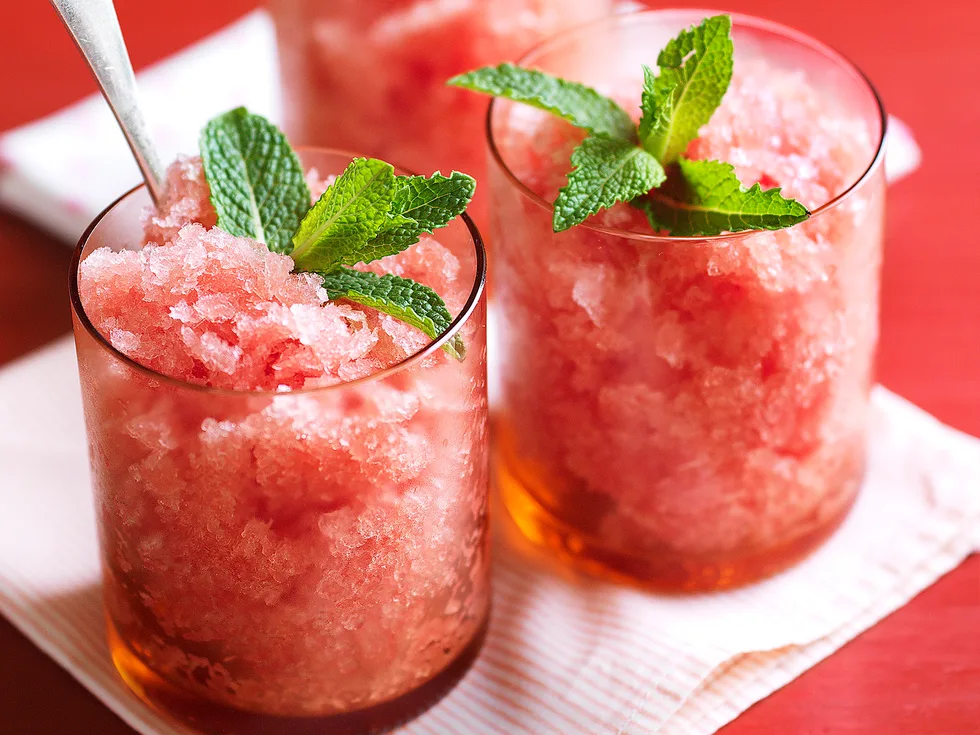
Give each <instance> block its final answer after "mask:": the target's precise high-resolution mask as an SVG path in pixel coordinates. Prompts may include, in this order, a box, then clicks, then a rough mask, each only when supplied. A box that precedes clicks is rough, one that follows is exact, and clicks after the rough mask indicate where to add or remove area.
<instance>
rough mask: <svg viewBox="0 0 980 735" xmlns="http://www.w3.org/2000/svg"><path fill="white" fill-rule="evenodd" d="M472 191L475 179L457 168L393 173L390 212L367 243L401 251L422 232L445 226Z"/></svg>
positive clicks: (388, 252)
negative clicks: (429, 173)
mask: <svg viewBox="0 0 980 735" xmlns="http://www.w3.org/2000/svg"><path fill="white" fill-rule="evenodd" d="M475 191H476V180H475V179H474V178H473V177H472V176H467V175H466V174H463V173H460V172H458V171H453V172H452V174H450V175H449V176H443V175H442V174H441V173H439V172H438V171H436V172H435V173H434V174H432V176H429V177H425V176H398V177H396V178H395V194H394V198H393V200H392V203H391V213H390V215H389V218H388V219H387V220H386V221H385V224H384V225H383V226H382V228H381V231H380V232H379V233H378V235H377V236H376V237H375V238H374V240H373V241H372V243H371V245H372V246H373V247H377V248H378V249H379V250H384V251H385V252H384V254H385V255H393V254H395V253H398V252H401V251H402V250H404V249H405V248H407V247H408V246H409V245H412V244H414V243H416V242H418V240H419V237H420V236H421V235H422V233H423V232H428V233H431V232H432V231H433V230H435V229H438V228H440V227H445V226H446V225H448V224H449V223H450V222H451V221H452V220H454V219H455V218H456V217H458V216H459V215H461V214H462V213H463V212H464V211H465V210H466V207H467V205H468V204H469V203H470V200H471V199H472V198H473V193H474V192H475ZM382 257H383V256H382Z"/></svg>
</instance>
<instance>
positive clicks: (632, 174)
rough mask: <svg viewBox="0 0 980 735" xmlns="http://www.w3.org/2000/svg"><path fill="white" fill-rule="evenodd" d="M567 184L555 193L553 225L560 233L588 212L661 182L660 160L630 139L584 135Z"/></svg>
mask: <svg viewBox="0 0 980 735" xmlns="http://www.w3.org/2000/svg"><path fill="white" fill-rule="evenodd" d="M572 165H573V166H574V167H575V168H573V169H572V172H571V173H570V174H569V175H568V186H566V187H564V188H563V189H561V191H559V192H558V198H557V199H556V200H555V213H554V218H553V220H554V221H553V222H552V226H553V229H554V231H555V232H562V231H564V230H567V229H568V228H569V227H572V226H573V225H577V224H578V223H579V222H581V221H582V220H584V219H585V218H586V217H588V216H589V215H590V214H595V213H596V212H598V211H599V210H600V209H603V208H605V207H611V206H612V205H613V204H615V203H616V202H628V201H630V200H632V199H635V198H636V197H638V196H640V195H642V194H646V193H647V192H648V191H650V189H652V188H654V187H655V186H660V184H661V183H663V181H664V169H663V166H661V165H660V162H659V161H658V160H657V159H656V158H654V157H653V156H652V155H650V154H649V153H647V152H646V151H645V150H643V149H642V148H639V147H637V146H635V145H634V144H632V143H630V142H629V141H625V140H617V139H615V138H604V137H598V136H596V137H592V138H586V139H585V140H584V141H583V142H582V144H581V145H580V146H578V147H577V148H576V149H575V150H574V151H572Z"/></svg>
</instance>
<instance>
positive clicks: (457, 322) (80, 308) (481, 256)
mask: <svg viewBox="0 0 980 735" xmlns="http://www.w3.org/2000/svg"><path fill="white" fill-rule="evenodd" d="M295 151H296V152H297V153H298V154H300V155H301V156H302V154H303V153H323V154H330V155H336V156H340V157H346V158H348V159H350V160H353V159H354V158H358V157H360V155H361V154H357V153H351V152H350V151H345V150H341V149H338V148H321V147H317V146H297V147H296V148H295ZM392 165H394V164H392ZM394 166H395V170H396V171H402V172H404V173H405V174H407V175H413V174H412V172H411V171H409V170H408V169H403V168H401V167H400V166H397V165H394ZM141 189H146V183H141V184H137V185H136V186H134V187H133V188H132V189H129V190H128V191H126V192H124V193H123V194H121V195H120V196H119V197H117V198H116V199H115V200H113V202H112V203H111V204H109V205H108V206H107V207H106V208H105V209H103V210H102V211H101V212H99V214H98V215H96V217H95V219H93V220H92V222H91V223H89V225H88V227H86V228H85V231H84V232H83V233H82V235H81V237H79V239H78V242H77V243H76V245H75V248H74V251H73V252H72V257H71V264H70V265H69V274H68V275H69V277H68V294H69V301H70V303H71V310H72V314H73V315H74V316H75V317H76V318H77V319H78V321H79V323H80V324H81V325H82V327H83V328H84V329H85V331H86V332H87V333H88V334H89V336H91V337H92V338H93V339H94V340H95V341H96V343H97V344H98V345H99V346H100V347H102V348H103V349H104V350H105V351H107V352H109V353H110V354H111V355H112V356H113V357H114V358H116V359H117V360H119V361H120V362H122V363H123V364H125V365H126V366H127V367H129V368H132V369H134V370H136V371H137V372H140V373H142V374H144V375H146V376H147V377H149V378H152V379H153V380H158V381H161V382H163V383H167V384H170V385H173V386H176V387H180V388H184V389H191V390H197V391H200V392H202V393H209V394H221V395H228V396H240V397H244V396H255V397H259V396H269V397H271V396H290V395H302V394H311V393H320V392H323V391H330V390H338V389H343V388H346V387H349V386H352V385H362V384H366V383H371V382H373V381H376V380H381V379H383V378H386V377H388V376H390V375H394V374H395V373H398V372H401V371H402V370H406V369H408V368H409V367H411V366H412V365H414V364H415V363H417V362H419V361H421V360H423V359H424V358H426V357H428V356H429V355H431V354H433V353H435V352H436V350H439V349H441V348H442V346H443V345H444V344H446V343H447V342H448V341H449V340H450V339H452V338H453V337H454V336H455V335H456V333H457V332H459V330H460V329H462V327H463V325H464V324H465V323H466V322H467V321H469V319H470V317H471V316H472V315H473V313H474V312H475V311H476V309H477V306H478V305H479V303H480V299H481V297H482V296H483V292H484V289H485V287H486V280H487V253H486V248H485V247H484V245H483V237H482V236H481V235H480V231H479V230H478V229H477V227H476V224H475V223H474V222H473V219H472V218H471V217H470V215H469V214H468V213H467V212H463V214H462V215H461V219H462V221H463V223H464V224H465V226H466V229H467V232H468V233H469V235H470V239H471V240H472V242H473V249H474V252H475V254H476V265H475V274H474V275H475V277H474V281H473V285H472V286H471V287H470V291H469V296H468V297H467V299H466V302H465V303H464V304H463V308H462V309H460V312H459V314H457V315H456V318H454V319H453V321H452V322H451V323H450V324H449V328H448V329H447V330H446V331H445V332H443V333H442V334H441V335H440V336H439V337H438V338H437V339H434V340H430V341H429V342H428V343H427V344H426V345H425V346H424V347H422V348H421V349H419V350H418V351H416V352H414V353H412V354H411V355H409V356H408V357H406V358H405V359H404V360H400V361H399V362H396V363H395V364H393V365H389V366H388V367H386V368H383V369H381V370H378V371H376V372H373V373H370V374H368V375H364V376H362V377H360V378H355V379H353V380H345V381H341V382H339V383H333V384H331V385H322V386H316V387H312V388H295V389H289V390H277V389H275V388H272V389H266V388H263V389H254V390H253V389H245V390H242V389H238V388H221V387H216V386H209V385H201V384H200V383H191V382H189V381H186V380H181V379H180V378H175V377H173V376H171V375H166V374H165V373H161V372H158V371H156V370H154V369H153V368H150V367H147V366H146V365H143V364H142V363H140V362H137V361H136V360H134V359H133V358H131V357H129V356H128V355H126V354H125V353H124V352H122V351H121V350H119V349H117V348H116V347H115V346H114V345H113V344H112V343H111V342H110V341H109V340H108V339H107V338H106V337H105V336H104V335H103V334H102V333H101V332H100V331H99V330H98V329H96V327H95V325H94V324H93V323H92V321H91V319H89V317H88V314H87V313H86V311H85V307H84V305H83V304H82V299H81V294H80V293H79V289H78V268H79V265H80V264H81V260H82V257H81V256H82V250H84V249H85V245H86V244H87V242H88V240H89V238H90V237H91V236H92V233H93V232H94V231H95V228H96V227H98V225H99V223H100V222H102V221H103V220H104V219H105V218H106V217H108V216H109V215H110V214H111V213H112V211H113V210H114V209H115V208H116V207H117V206H118V205H119V204H121V203H122V202H123V201H125V200H126V199H128V198H129V197H131V196H132V195H134V194H136V193H137V192H139V191H140V190H141Z"/></svg>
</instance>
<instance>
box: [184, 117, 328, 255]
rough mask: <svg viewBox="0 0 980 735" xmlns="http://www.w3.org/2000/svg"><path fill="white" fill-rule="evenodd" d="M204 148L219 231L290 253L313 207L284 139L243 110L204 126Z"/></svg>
mask: <svg viewBox="0 0 980 735" xmlns="http://www.w3.org/2000/svg"><path fill="white" fill-rule="evenodd" d="M200 147H201V159H202V160H203V162H204V175H205V177H206V178H207V181H208V185H209V186H210V188H211V202H212V204H213V205H214V209H215V212H216V213H217V215H218V227H220V228H221V229H222V230H224V231H225V232H228V233H230V234H232V235H237V236H238V237H250V238H252V239H253V240H258V241H259V242H261V243H265V244H266V245H267V246H268V248H269V250H272V251H273V252H275V253H289V251H290V250H291V249H292V243H291V240H292V235H293V232H295V231H296V228H297V227H298V226H299V223H300V220H302V219H303V216H304V215H305V214H306V211H307V210H308V209H309V208H310V190H309V188H308V187H307V186H306V179H305V178H304V177H303V167H302V166H301V165H300V162H299V158H297V157H296V154H295V153H294V152H293V149H292V148H290V146H289V143H288V142H287V140H286V137H285V136H284V135H283V134H282V133H281V132H280V131H279V129H278V128H277V127H276V126H275V125H273V124H272V123H270V122H269V121H268V120H266V119H265V118H264V117H261V116H260V115H252V114H251V113H249V112H248V110H246V109H245V108H244V107H239V108H237V109H234V110H231V111H230V112H226V113H225V114H224V115H220V116H218V117H216V118H214V119H213V120H211V121H210V122H209V123H208V124H207V125H206V126H205V127H204V130H203V131H202V132H201V137H200Z"/></svg>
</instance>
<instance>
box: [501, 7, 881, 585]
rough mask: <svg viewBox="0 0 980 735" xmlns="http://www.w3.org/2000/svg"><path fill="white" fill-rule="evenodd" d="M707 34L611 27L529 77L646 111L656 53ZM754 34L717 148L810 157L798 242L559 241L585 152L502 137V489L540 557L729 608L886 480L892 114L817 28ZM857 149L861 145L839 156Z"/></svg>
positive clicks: (585, 231)
mask: <svg viewBox="0 0 980 735" xmlns="http://www.w3.org/2000/svg"><path fill="white" fill-rule="evenodd" d="M700 20H701V16H700V15H698V14H696V13H694V12H691V11H651V12H646V13H638V14H633V15H624V16H620V17H616V18H609V19H607V20H605V21H602V22H601V23H595V24H592V26H590V27H589V29H587V31H572V32H569V33H566V34H560V35H559V36H556V37H554V38H552V39H551V40H549V41H547V42H545V43H544V44H542V45H541V46H540V47H538V48H537V49H536V50H534V51H532V52H530V53H529V54H528V56H527V57H525V58H524V59H523V61H522V63H523V64H524V65H526V66H533V67H536V68H539V69H542V70H544V71H548V72H551V73H554V74H557V75H558V76H563V77H568V78H572V79H575V80H578V81H583V82H585V83H586V84H590V85H592V86H596V87H598V88H600V89H607V90H618V91H624V90H625V92H624V96H628V95H627V94H626V93H628V92H629V91H630V90H638V89H639V86H640V84H641V79H640V76H639V69H640V68H641V64H644V63H647V64H649V63H650V58H649V54H650V49H656V48H661V47H662V46H663V44H664V43H665V42H666V40H667V39H668V38H670V37H672V36H673V35H675V34H676V33H677V31H678V30H680V29H681V28H683V27H686V26H689V25H691V24H695V23H697V22H699V21H700ZM733 36H734V41H735V53H736V58H735V74H736V77H735V78H734V79H733V84H732V88H731V89H730V91H729V93H728V97H727V98H726V103H729V104H731V105H733V107H731V108H728V109H725V108H724V105H723V109H722V110H719V112H718V113H716V119H720V120H721V121H722V122H721V123H720V124H721V125H723V126H730V128H729V127H725V128H723V129H722V130H721V131H718V132H716V133H715V137H714V138H711V139H702V141H699V144H703V145H706V146H709V148H708V150H709V151H710V152H711V155H710V156H708V157H712V158H722V159H724V158H725V156H726V155H727V154H728V153H729V152H730V151H729V150H726V146H727V148H728V149H730V148H732V146H736V147H737V146H738V145H742V146H744V148H743V149H741V150H739V151H738V156H737V157H741V159H746V158H748V161H749V165H750V167H751V165H755V164H756V162H755V161H753V159H752V158H751V156H753V155H756V156H757V157H758V159H759V161H761V162H759V163H758V166H759V169H760V170H761V171H766V170H767V169H766V165H767V163H766V162H767V161H771V160H772V156H773V155H775V154H776V152H775V151H772V150H769V149H767V148H766V145H768V143H765V142H755V141H769V140H776V141H777V143H774V144H772V145H777V146H778V145H781V146H783V148H784V149H786V148H788V150H783V151H782V152H781V153H780V155H782V156H784V157H785V158H784V159H783V160H782V162H781V164H780V167H779V171H780V175H781V176H783V177H784V178H787V179H788V181H789V183H784V182H781V181H779V180H778V179H777V183H783V185H784V186H786V187H787V189H791V188H793V187H795V188H796V189H798V190H799V191H801V192H803V193H804V194H806V195H808V196H809V197H810V198H811V199H813V200H814V201H809V202H807V203H809V204H810V205H811V207H812V209H813V213H812V216H811V218H810V219H809V220H808V221H806V222H804V223H802V224H800V225H797V226H795V227H793V228H790V229H786V230H781V231H777V232H758V233H756V232H752V233H740V234H736V235H722V236H718V237H714V238H686V239H679V238H669V237H658V236H655V235H652V234H646V235H644V234H639V233H637V232H633V231H631V230H628V229H618V228H619V227H620V225H619V223H621V222H623V221H630V220H629V208H628V207H626V208H624V209H622V210H620V212H619V213H618V215H617V217H618V219H617V220H614V221H615V222H616V223H617V224H616V226H612V225H607V226H605V227H598V226H593V225H591V224H586V225H579V226H576V227H573V228H571V229H570V230H568V231H566V232H563V233H558V234H555V233H553V232H552V228H551V221H552V212H551V207H550V204H549V202H550V201H552V200H553V198H554V195H555V192H556V191H557V188H558V187H559V186H561V185H563V183H564V171H562V170H557V174H558V175H557V176H554V175H553V172H554V170H555V167H554V161H555V160H557V157H558V155H559V152H560V154H561V155H562V156H564V155H565V154H564V150H565V147H567V148H568V150H569V151H570V150H571V147H572V146H574V144H575V142H576V141H577V140H579V139H580V138H575V137H574V136H573V135H572V134H570V133H568V132H566V131H570V130H571V128H570V127H568V126H567V125H566V124H565V123H564V122H562V121H556V120H555V119H554V118H553V117H551V116H548V115H547V114H546V113H543V112H539V111H534V110H528V109H527V108H526V107H519V106H517V105H516V103H512V102H509V101H507V100H500V99H498V100H495V101H494V102H493V103H492V105H491V110H490V116H489V134H490V147H491V151H492V153H493V156H492V158H491V165H490V170H489V182H488V183H489V188H490V191H491V196H492V206H491V211H492V216H493V218H494V219H493V221H492V225H493V230H492V237H493V241H494V258H495V260H494V288H495V298H496V303H497V306H498V310H499V317H500V327H499V330H498V331H499V334H500V343H501V346H500V347H501V349H500V354H499V359H500V364H501V365H502V366H503V370H502V375H501V383H502V401H501V405H500V407H499V414H498V416H497V417H496V419H495V421H496V423H495V428H496V438H495V449H494V454H495V472H496V484H497V487H498V490H499V492H500V493H501V496H502V499H503V501H504V504H505V506H506V508H507V509H508V511H509V512H510V514H511V515H512V516H513V518H514V520H515V521H516V524H517V525H518V527H519V528H520V529H521V531H522V532H523V533H524V534H525V535H526V536H527V537H528V538H529V539H530V540H532V541H533V542H535V543H537V544H538V545H540V546H543V547H545V548H547V549H548V550H550V551H552V552H553V553H555V554H556V555H557V556H559V557H561V558H562V559H564V560H566V561H568V562H570V563H571V564H573V565H575V566H578V567H580V568H583V569H585V570H587V571H589V572H592V573H594V574H598V575H600V576H603V577H607V578H612V579H615V580H618V581H624V582H630V583H633V584H638V585H642V586H645V587H650V588H656V589H659V590H678V591H695V590H711V589H722V588H728V587H732V586H736V585H739V584H744V583H746V582H750V581H752V580H755V579H758V578H760V577H764V576H767V575H770V574H773V573H774V572H777V571H779V570H781V569H783V568H785V567H786V566H788V565H790V564H792V563H793V562H795V561H797V560H799V559H801V558H802V557H803V556H805V555H806V554H807V553H808V552H810V551H811V550H813V549H814V548H816V547H817V546H818V545H819V544H820V543H821V542H822V541H824V540H825V539H826V538H827V537H828V536H829V535H830V534H831V533H832V532H833V531H834V529H835V528H837V527H838V526H839V525H840V523H841V521H842V520H843V519H844V517H845V516H846V515H847V512H848V510H849V509H850V507H851V506H852V505H853V503H854V500H855V497H856V494H857V492H858V489H859V486H860V482H861V479H862V475H863V472H864V465H865V452H866V434H867V429H868V426H869V418H870V404H869V386H870V384H871V382H872V371H873V364H874V352H875V345H876V341H877V319H878V284H879V273H880V262H881V248H882V239H883V212H884V188H885V183H884V171H883V166H882V156H881V142H882V138H883V133H884V111H883V109H882V107H881V105H880V102H879V100H878V99H877V95H876V94H875V92H874V90H873V89H872V88H871V86H870V85H869V83H868V82H867V80H866V79H865V78H864V77H863V76H862V75H861V74H860V72H858V71H857V70H856V69H854V67H853V66H851V65H850V64H848V63H847V62H846V61H845V60H844V59H842V58H841V57H840V56H838V55H837V54H835V53H834V52H833V51H831V50H829V49H827V48H825V47H823V46H822V45H821V44H819V43H817V42H815V41H812V40H810V39H807V38H806V37H805V36H802V35H801V34H798V33H796V32H795V31H791V30H789V29H786V28H783V27H781V26H778V25H776V24H773V23H769V22H767V21H762V20H759V19H753V18H748V17H745V16H739V15H735V16H733ZM589 60H595V61H596V63H588V61H589ZM600 61H601V63H600ZM801 71H802V72H803V73H804V74H805V75H806V78H807V83H808V84H809V85H811V86H809V87H807V86H804V85H803V84H802V83H801V81H800V77H799V76H797V75H798V74H799V73H800V72H801ZM740 74H741V75H743V76H741V77H739V75H740ZM774 80H775V81H774ZM767 85H775V86H770V87H769V88H767ZM760 90H767V92H766V94H769V96H768V97H765V103H763V102H762V101H760V100H758V99H756V98H754V97H753V95H757V94H759V91H760ZM636 96H637V97H638V96H639V95H638V93H637V95H636ZM781 98H785V99H786V100H790V101H788V102H787V103H786V104H785V105H784V104H782V103H781V102H780V101H779V100H780V99H781ZM800 110H803V111H804V112H802V113H800V112H799V111H800ZM719 115H720V118H719V117H718V116H719ZM767 115H769V116H772V117H771V119H767V118H766V116H767ZM726 116H727V117H726ZM780 116H781V117H780ZM757 118H758V119H757ZM783 125H788V126H790V127H788V128H785V129H780V128H778V127H777V126H783ZM562 126H564V127H562ZM739 126H741V137H739V136H740V132H739ZM753 126H757V128H758V129H754V128H753ZM767 126H770V127H767ZM709 128H710V126H709ZM841 129H848V130H853V131H854V133H855V135H854V136H853V137H849V138H848V142H846V143H838V142H837V141H838V140H840V139H841V135H840V134H839V131H840V130H841ZM529 130H530V131H532V132H530V133H529V132H528V131H529ZM731 130H735V132H734V133H732V132H731ZM828 130H830V131H838V132H837V133H834V132H830V133H828V132H827V131H828ZM708 132H709V133H710V132H711V131H710V130H709V131H708ZM732 140H736V141H738V142H737V143H732V142H731V141H732ZM568 141H572V142H571V143H570V144H569V143H568ZM812 141H817V142H814V143H813V147H812V149H811V148H810V147H808V145H809V142H812ZM851 141H853V145H851ZM711 146H714V148H711ZM753 146H755V148H753ZM812 150H816V151H818V153H812V152H811V151H812ZM563 160H564V159H563ZM800 161H802V163H799V162H800ZM828 162H829V164H830V165H826V164H827V163H828ZM801 165H802V166H805V167H806V169H807V170H808V171H809V172H810V173H802V172H801V171H802V170H801V169H799V168H798V167H799V166H801ZM794 166H795V167H796V168H794ZM821 166H823V168H821ZM751 170H752V169H751V168H750V171H751ZM774 170H775V169H774ZM749 175H751V173H750V174H749ZM815 182H816V185H815ZM790 184H791V185H792V187H791V186H790ZM764 186H765V184H764ZM828 197H830V201H828Z"/></svg>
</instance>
